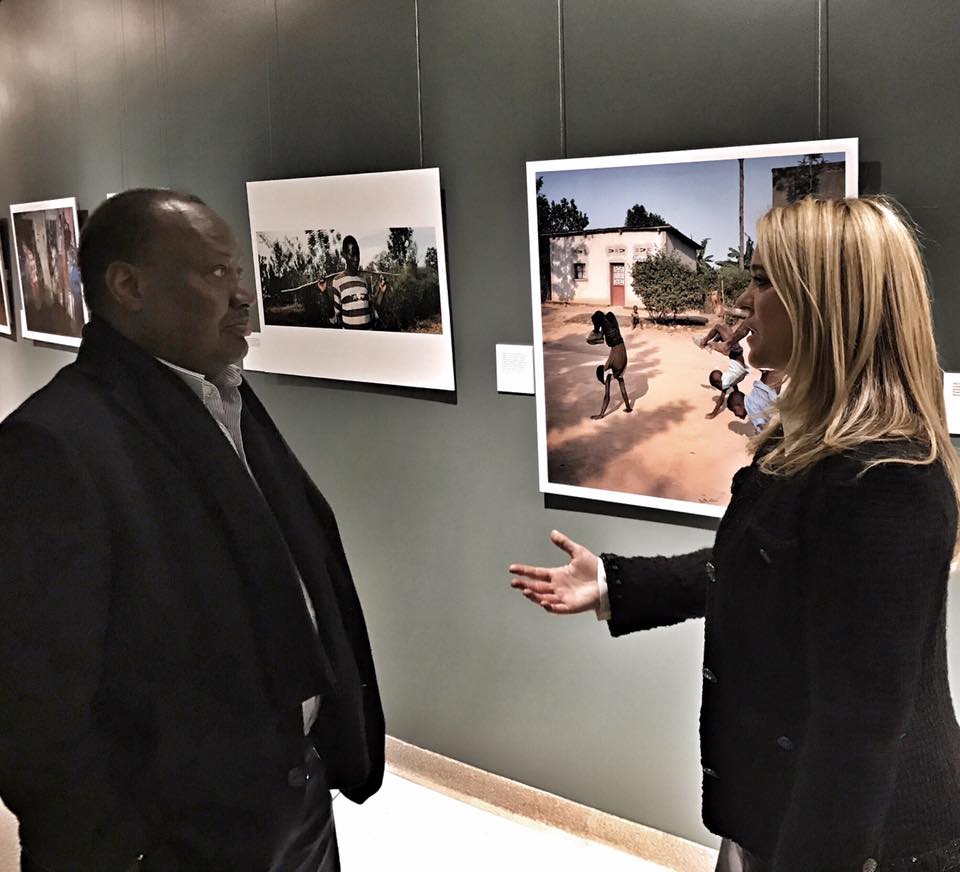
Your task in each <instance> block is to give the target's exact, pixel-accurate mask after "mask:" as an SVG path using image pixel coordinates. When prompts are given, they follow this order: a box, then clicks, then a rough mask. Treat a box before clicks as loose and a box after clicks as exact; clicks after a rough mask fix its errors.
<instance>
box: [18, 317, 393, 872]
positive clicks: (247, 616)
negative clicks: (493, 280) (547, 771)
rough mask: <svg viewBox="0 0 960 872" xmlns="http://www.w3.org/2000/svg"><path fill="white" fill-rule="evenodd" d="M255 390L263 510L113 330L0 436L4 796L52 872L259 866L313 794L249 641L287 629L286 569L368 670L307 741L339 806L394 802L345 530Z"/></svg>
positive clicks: (177, 399) (183, 392) (198, 424)
mask: <svg viewBox="0 0 960 872" xmlns="http://www.w3.org/2000/svg"><path fill="white" fill-rule="evenodd" d="M241 393H242V395H243V400H244V410H243V418H242V429H243V433H244V443H245V448H246V452H247V458H248V461H249V463H250V467H251V469H252V470H253V472H254V474H255V475H256V476H257V479H258V482H259V483H260V488H259V489H258V487H257V486H256V485H255V484H254V483H253V481H252V480H251V478H250V476H249V474H248V472H247V470H246V469H245V468H244V466H243V464H242V462H241V461H240V459H239V458H238V456H237V455H236V453H235V452H234V450H233V448H232V447H231V446H230V444H229V443H228V442H227V440H226V439H225V437H224V436H223V434H222V432H221V431H220V430H219V428H218V427H217V425H216V423H215V422H214V420H213V418H212V417H211V416H210V414H209V413H208V412H207V410H206V409H205V408H204V406H203V404H202V403H201V401H200V400H199V399H198V398H197V397H196V396H195V395H193V394H192V393H191V392H190V390H189V389H188V388H187V387H186V385H184V384H183V383H182V382H181V381H180V379H179V378H178V376H177V375H176V374H174V373H173V372H171V371H170V370H169V369H168V368H166V367H165V366H164V365H163V364H161V363H159V362H157V361H156V360H154V359H153V358H152V357H150V356H149V355H147V354H145V353H144V352H143V351H141V350H140V349H139V348H137V347H136V346H134V345H133V344H132V343H130V342H129V341H127V340H125V339H123V338H122V337H121V336H119V334H117V333H115V332H114V331H113V330H112V329H111V328H109V327H107V326H106V325H104V324H102V323H96V322H95V323H94V324H91V325H88V328H87V329H86V331H85V334H84V340H83V344H82V346H81V348H80V352H79V356H78V358H77V360H76V362H75V363H73V364H72V365H70V366H67V367H65V368H64V369H63V370H62V371H61V372H60V373H59V374H58V375H57V376H56V377H55V378H54V379H53V380H52V381H51V382H50V384H48V385H47V386H46V387H45V388H43V389H42V390H41V391H39V392H38V393H37V394H35V395H34V396H33V397H31V398H30V399H29V400H27V402H26V403H24V404H23V405H22V406H21V407H20V408H19V409H18V410H17V411H16V412H14V413H13V414H12V415H10V417H9V418H8V419H7V420H6V421H5V422H4V423H3V424H2V425H0V531H2V532H0V541H2V546H0V796H2V798H3V800H4V801H5V802H6V804H7V805H8V806H9V807H10V809H11V810H12V811H13V812H14V813H15V814H16V815H17V816H18V818H19V820H20V837H21V843H22V845H23V848H24V850H25V851H26V852H27V853H28V854H29V855H30V857H32V858H33V860H34V861H35V862H37V863H39V864H40V865H41V866H42V867H46V868H49V869H51V870H59V869H69V870H96V872H109V870H114V869H117V870H122V869H126V868H127V867H128V866H129V865H131V864H132V863H133V862H134V861H135V858H136V857H137V856H138V855H139V854H146V856H147V860H146V864H147V865H148V866H149V862H150V858H151V855H153V856H158V857H163V858H164V859H163V860H159V861H157V862H158V864H159V865H158V866H157V867H155V868H163V869H165V870H166V869H172V868H174V867H176V868H181V869H204V870H207V869H211V870H212V869H219V868H223V869H231V870H246V869H249V870H263V869H265V868H266V866H267V863H268V860H269V856H270V854H271V853H272V851H273V849H274V847H275V845H276V843H277V840H278V839H282V837H283V834H284V832H285V830H286V828H287V827H288V826H289V824H290V822H291V820H292V819H293V817H294V816H295V815H296V814H297V812H298V809H299V807H300V803H301V801H302V798H303V795H304V794H303V790H304V788H303V777H302V776H303V772H302V769H301V767H302V766H303V764H304V737H303V724H302V716H301V710H300V707H299V705H295V704H294V705H291V704H280V703H278V702H277V699H276V697H275V695H274V694H272V693H271V689H270V683H269V680H268V679H269V675H268V674H267V673H268V671H269V670H268V669H267V668H265V664H264V662H263V654H262V646H261V645H260V640H258V634H263V633H266V632H271V631H272V632H273V633H276V634H284V632H285V622H284V619H283V616H282V615H271V614H266V615H265V614H262V613H261V614H255V613H254V612H255V608H254V606H252V604H251V600H250V597H249V596H248V595H247V594H246V593H245V591H247V590H249V588H250V587H251V584H252V582H253V581H258V582H260V583H262V582H264V581H265V580H266V581H268V582H269V583H274V584H277V585H281V584H282V585H297V581H296V570H294V569H293V566H294V561H295V563H296V569H297V570H299V572H300V575H301V576H302V578H303V582H304V584H305V586H306V588H307V590H308V591H309V592H310V594H311V599H312V600H313V602H314V604H317V605H318V612H320V615H319V617H320V619H321V620H320V623H321V628H322V627H323V626H324V625H325V624H329V622H330V620H331V619H332V616H333V615H334V613H337V612H338V613H339V614H338V615H337V616H336V618H337V620H338V626H342V627H343V628H345V631H346V632H345V634H344V637H345V639H346V643H345V644H344V646H343V647H347V646H348V647H349V649H350V650H351V651H352V656H353V660H354V662H355V667H354V668H353V669H352V677H351V675H347V676H346V677H345V678H344V679H343V680H342V681H341V683H340V684H339V685H338V686H336V689H335V690H334V691H331V692H330V693H329V694H327V695H325V697H324V699H323V704H322V707H321V717H320V720H319V722H318V724H317V727H316V729H315V736H316V744H317V745H318V751H319V753H320V755H321V757H323V758H324V759H325V761H326V763H327V768H328V770H329V772H330V781H331V786H332V787H339V788H340V789H341V790H342V791H343V792H344V793H345V794H346V795H347V796H348V797H350V798H351V799H354V800H355V801H363V800H364V799H365V798H366V797H368V796H369V795H370V794H372V793H373V792H375V791H376V790H377V788H378V787H379V785H380V783H381V779H382V773H383V742H384V725H383V713H382V709H381V706H380V700H379V695H378V690H377V684H376V678H375V675H374V668H373V662H372V658H371V654H370V646H369V642H368V638H367V632H366V628H365V625H364V620H363V615H362V613H361V609H360V604H359V601H358V599H357V595H356V591H355V589H354V585H353V581H352V579H351V576H350V572H349V569H348V567H347V562H346V558H345V556H344V552H343V547H342V544H341V540H340V536H339V533H338V531H337V525H336V522H335V520H334V516H333V513H332V511H331V510H330V507H329V505H328V504H327V502H326V501H325V500H324V498H323V496H322V495H321V494H320V492H319V491H318V490H317V488H316V487H315V486H314V484H313V483H312V482H311V481H310V479H309V478H308V476H307V474H306V473H305V472H304V471H303V469H302V468H301V467H300V465H299V464H298V463H297V461H296V459H295V458H294V457H293V455H292V453H291V452H290V450H289V448H288V447H287V446H286V444H285V443H284V442H283V439H282V438H281V436H280V434H279V433H278V432H277V430H276V428H275V426H274V424H273V422H272V421H271V420H270V418H269V416H268V415H267V413H266V412H265V411H264V409H263V407H262V406H261V405H260V403H259V402H258V400H257V398H256V397H255V396H254V394H253V393H252V391H251V390H250V388H249V387H248V386H247V385H246V384H244V385H242V386H241ZM261 491H262V493H261ZM276 494H279V496H276V498H275V499H274V495H276ZM268 498H269V499H272V500H273V502H272V503H270V504H268ZM291 552H292V554H293V558H294V559H293V560H291ZM300 603H301V604H302V597H301V600H300ZM304 608H305V605H304ZM278 638H281V639H282V638H283V637H282V636H280V637H278ZM175 858H177V859H175Z"/></svg>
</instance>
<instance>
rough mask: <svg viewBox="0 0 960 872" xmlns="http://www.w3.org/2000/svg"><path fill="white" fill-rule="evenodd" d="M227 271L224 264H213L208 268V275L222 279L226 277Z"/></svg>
mask: <svg viewBox="0 0 960 872" xmlns="http://www.w3.org/2000/svg"><path fill="white" fill-rule="evenodd" d="M228 272H229V270H228V269H227V268H226V267H225V266H215V267H214V268H213V269H212V270H210V275H212V276H214V277H215V278H218V279H222V278H226V276H227V273H228Z"/></svg>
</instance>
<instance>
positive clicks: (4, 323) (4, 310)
mask: <svg viewBox="0 0 960 872" xmlns="http://www.w3.org/2000/svg"><path fill="white" fill-rule="evenodd" d="M0 333H2V334H3V335H4V336H12V335H13V304H12V302H11V300H10V295H9V294H8V293H7V276H6V267H5V266H4V263H3V246H0Z"/></svg>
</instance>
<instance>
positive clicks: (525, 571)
mask: <svg viewBox="0 0 960 872" xmlns="http://www.w3.org/2000/svg"><path fill="white" fill-rule="evenodd" d="M507 569H508V571H509V572H510V573H511V574H512V575H522V576H524V577H525V578H533V579H536V580H537V581H549V580H550V574H551V572H552V570H550V569H546V568H545V567H543V566H524V565H523V564H522V563H512V564H511V565H510V566H509V567H507ZM514 581H516V579H514Z"/></svg>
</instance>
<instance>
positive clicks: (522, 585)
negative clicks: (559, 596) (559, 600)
mask: <svg viewBox="0 0 960 872" xmlns="http://www.w3.org/2000/svg"><path fill="white" fill-rule="evenodd" d="M510 587H515V588H517V589H518V590H521V591H524V592H526V591H528V590H529V591H532V592H533V593H553V592H554V586H553V585H552V584H551V583H550V582H549V581H528V580H527V579H525V578H512V579H510Z"/></svg>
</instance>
